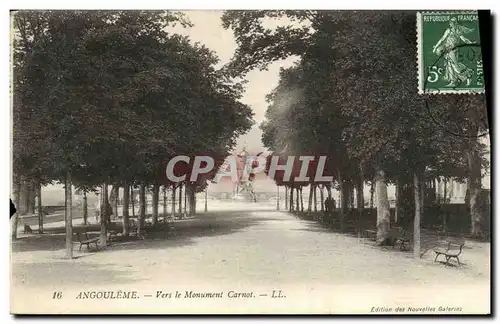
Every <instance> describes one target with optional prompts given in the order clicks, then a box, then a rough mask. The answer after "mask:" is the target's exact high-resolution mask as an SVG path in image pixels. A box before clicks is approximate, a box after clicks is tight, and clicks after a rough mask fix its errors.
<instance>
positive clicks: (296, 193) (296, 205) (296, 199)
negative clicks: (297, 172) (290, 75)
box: [295, 188, 300, 212]
mask: <svg viewBox="0 0 500 324" xmlns="http://www.w3.org/2000/svg"><path fill="white" fill-rule="evenodd" d="M295 211H297V212H299V211H300V206H299V188H295Z"/></svg>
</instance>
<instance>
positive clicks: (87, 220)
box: [82, 190, 89, 225]
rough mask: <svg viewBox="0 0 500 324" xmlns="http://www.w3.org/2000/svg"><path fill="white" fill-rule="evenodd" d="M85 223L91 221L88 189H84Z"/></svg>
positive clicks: (83, 207)
mask: <svg viewBox="0 0 500 324" xmlns="http://www.w3.org/2000/svg"><path fill="white" fill-rule="evenodd" d="M82 209H83V225H87V224H88V223H89V201H88V198H87V190H83V203H82Z"/></svg>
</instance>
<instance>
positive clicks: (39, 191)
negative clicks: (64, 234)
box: [36, 181, 43, 234]
mask: <svg viewBox="0 0 500 324" xmlns="http://www.w3.org/2000/svg"><path fill="white" fill-rule="evenodd" d="M36 191H37V192H36V198H37V205H38V233H39V234H43V206H42V183H41V182H40V181H38V184H37V188H36Z"/></svg>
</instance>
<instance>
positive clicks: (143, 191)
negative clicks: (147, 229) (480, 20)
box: [137, 183, 146, 234]
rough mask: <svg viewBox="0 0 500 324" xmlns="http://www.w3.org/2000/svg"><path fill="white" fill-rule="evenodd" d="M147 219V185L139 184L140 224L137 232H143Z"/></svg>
mask: <svg viewBox="0 0 500 324" xmlns="http://www.w3.org/2000/svg"><path fill="white" fill-rule="evenodd" d="M145 220H146V185H145V184H143V183H141V184H140V185H139V222H138V223H139V226H138V229H137V233H138V234H141V232H142V230H143V229H144V221H145Z"/></svg>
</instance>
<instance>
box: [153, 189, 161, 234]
mask: <svg viewBox="0 0 500 324" xmlns="http://www.w3.org/2000/svg"><path fill="white" fill-rule="evenodd" d="M159 204H160V185H158V184H154V185H153V206H152V207H153V208H152V209H153V212H152V222H153V226H155V225H156V224H158V207H159Z"/></svg>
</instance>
